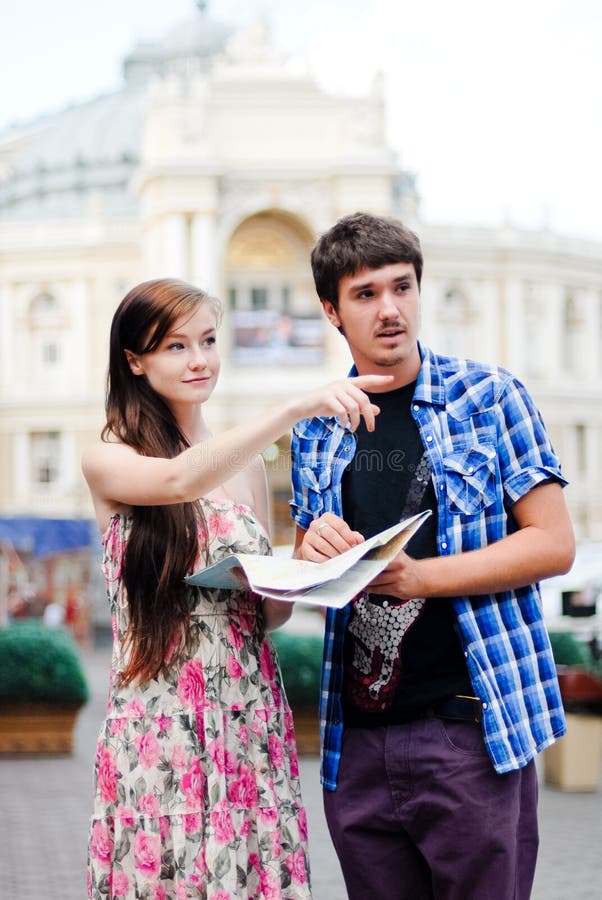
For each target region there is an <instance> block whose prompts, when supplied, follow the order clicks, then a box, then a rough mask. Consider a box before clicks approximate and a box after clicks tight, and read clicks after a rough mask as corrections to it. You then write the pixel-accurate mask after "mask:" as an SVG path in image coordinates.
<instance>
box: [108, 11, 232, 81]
mask: <svg viewBox="0 0 602 900" xmlns="http://www.w3.org/2000/svg"><path fill="white" fill-rule="evenodd" d="M232 31H233V29H232V28H231V27H230V26H228V25H224V24H223V23H221V22H216V21H214V20H213V19H210V18H209V17H208V16H206V15H205V14H204V13H201V14H200V15H197V16H196V18H195V19H193V20H191V21H188V22H182V23H181V24H180V25H176V26H175V27H174V28H172V29H171V30H170V31H168V32H167V34H166V36H165V37H164V38H162V39H161V40H159V41H143V42H141V43H139V44H138V45H137V46H136V47H135V48H134V50H133V51H132V52H131V53H130V54H129V55H128V56H126V58H125V60H124V62H123V74H124V78H125V80H126V83H127V84H141V83H146V82H147V81H148V80H149V78H151V77H152V76H153V75H164V74H166V73H167V72H170V71H173V70H176V71H177V69H178V67H179V66H180V65H181V64H186V65H190V63H193V64H196V67H197V68H199V69H201V70H204V69H207V68H208V67H209V64H210V61H211V60H212V59H213V58H214V57H215V56H217V55H218V54H220V53H222V52H223V50H224V49H225V46H226V42H227V40H228V38H229V37H230V35H231V34H232Z"/></svg>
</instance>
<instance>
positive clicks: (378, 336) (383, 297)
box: [323, 263, 420, 387]
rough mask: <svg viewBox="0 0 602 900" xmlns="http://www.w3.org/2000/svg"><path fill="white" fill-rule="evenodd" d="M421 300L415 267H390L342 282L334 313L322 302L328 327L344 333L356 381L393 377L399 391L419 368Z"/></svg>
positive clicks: (329, 305)
mask: <svg viewBox="0 0 602 900" xmlns="http://www.w3.org/2000/svg"><path fill="white" fill-rule="evenodd" d="M419 300H420V291H419V289H418V282H417V279H416V272H415V270H414V266H413V264H412V263H394V264H392V265H389V266H383V267H382V268H380V269H363V270H362V271H361V272H356V274H355V275H346V276H345V277H344V278H341V280H340V281H339V306H338V309H337V310H335V309H334V307H333V305H332V303H329V302H328V301H326V300H325V301H324V303H323V306H324V312H325V313H326V315H327V316H328V319H329V320H330V322H331V323H332V324H333V325H335V326H336V327H337V328H342V330H343V334H344V335H345V338H346V339H347V343H348V344H349V349H350V351H351V355H352V357H353V361H354V362H355V365H356V367H357V369H358V372H359V373H360V375H363V374H368V373H375V372H376V373H379V374H383V375H385V374H394V375H397V376H398V377H397V379H396V382H395V384H394V385H392V387H397V386H401V385H403V384H405V383H408V382H409V381H411V380H413V379H414V378H415V377H416V375H417V374H418V370H419V368H420V354H419V352H418V345H417V338H418V324H419ZM391 370H397V371H391Z"/></svg>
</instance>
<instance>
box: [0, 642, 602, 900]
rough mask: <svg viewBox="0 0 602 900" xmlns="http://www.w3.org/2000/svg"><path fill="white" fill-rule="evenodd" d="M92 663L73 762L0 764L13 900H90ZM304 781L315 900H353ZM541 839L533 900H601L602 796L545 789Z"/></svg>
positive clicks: (99, 682)
mask: <svg viewBox="0 0 602 900" xmlns="http://www.w3.org/2000/svg"><path fill="white" fill-rule="evenodd" d="M84 663H85V666H86V671H87V673H88V677H89V679H90V685H91V689H92V700H91V702H90V703H89V704H88V706H87V707H86V708H85V709H84V710H83V711H82V713H81V715H80V717H79V720H78V725H77V732H76V743H75V751H74V753H73V755H72V756H70V757H56V758H17V757H11V758H8V759H7V758H4V759H0V897H2V898H3V900H4V898H5V900H85V897H86V874H85V864H86V863H85V860H86V839H87V823H88V816H89V814H90V809H91V796H92V762H93V758H94V749H95V740H96V733H97V731H98V727H99V725H100V722H101V719H102V716H103V711H104V703H105V695H106V686H107V680H108V651H107V650H106V649H102V650H96V651H93V652H90V653H87V654H86V655H85V659H84ZM301 775H302V779H303V789H304V791H303V792H304V799H305V803H306V806H307V810H308V818H309V828H310V832H309V833H310V850H311V859H312V872H313V886H314V900H345V898H346V894H345V889H344V886H343V880H342V877H341V874H340V869H339V865H338V862H337V860H336V857H335V855H334V852H333V850H332V847H331V844H330V839H329V836H328V832H327V829H326V824H325V821H324V816H323V813H322V798H321V789H320V787H319V784H318V760H317V759H315V758H312V757H306V758H304V759H302V761H301ZM540 831H541V849H540V856H539V864H538V870H537V875H536V879H535V889H534V892H533V898H532V900H600V898H601V897H602V793H601V792H600V791H598V792H597V793H588V794H572V793H567V792H562V791H557V790H554V789H552V788H548V787H546V786H544V785H542V787H541V794H540ZM366 900H371V898H366ZM466 900H469V898H466ZM472 900H478V898H472Z"/></svg>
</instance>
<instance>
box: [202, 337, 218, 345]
mask: <svg viewBox="0 0 602 900" xmlns="http://www.w3.org/2000/svg"><path fill="white" fill-rule="evenodd" d="M215 343H217V338H215V337H208V338H205V341H204V344H205V346H206V347H213V345H214V344H215Z"/></svg>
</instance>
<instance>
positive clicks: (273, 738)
mask: <svg viewBox="0 0 602 900" xmlns="http://www.w3.org/2000/svg"><path fill="white" fill-rule="evenodd" d="M220 314H221V313H220V307H219V303H218V302H217V301H216V300H215V299H213V298H211V297H209V296H207V295H206V294H205V293H203V292H202V291H200V290H198V289H197V288H195V287H192V286H191V285H188V284H184V283H183V282H179V281H173V280H159V281H148V282H145V283H143V284H141V285H138V286H137V287H135V288H133V289H132V290H131V291H130V292H129V293H128V294H127V296H126V297H125V298H124V299H123V301H122V302H121V304H120V306H119V307H118V309H117V311H116V313H115V316H114V318H113V323H112V327H111V340H110V359H109V373H108V388H107V401H106V415H107V422H106V425H105V427H104V430H103V432H102V438H101V440H99V441H98V443H97V444H96V445H95V446H93V447H91V448H90V449H89V450H88V451H87V452H86V454H85V456H84V460H83V471H84V475H85V477H86V479H87V481H88V484H89V487H90V491H91V493H92V498H93V501H94V507H95V511H96V516H97V521H98V524H99V527H100V529H101V532H102V535H103V537H102V541H103V547H104V559H103V568H104V573H105V577H106V583H107V590H108V598H109V603H110V606H111V613H112V621H113V634H114V649H113V662H112V672H111V683H110V694H109V702H108V710H107V717H106V720H105V722H104V723H103V726H102V728H101V731H100V736H99V743H98V750H97V759H96V784H95V808H94V815H93V819H92V824H91V832H90V843H89V889H88V892H89V896H90V897H92V898H95V900H96V898H101V897H102V898H106V897H127V898H129V897H140V898H149V900H161V898H172V897H173V898H189V897H198V898H207V900H209V898H213V900H226V898H229V897H240V898H254V897H273V898H276V897H290V898H293V897H294V898H305V897H310V886H309V863H308V857H307V829H306V817H305V811H304V809H303V806H302V802H301V796H300V790H299V777H298V776H299V773H298V765H297V756H296V751H295V739H294V731H293V722H292V718H291V713H290V709H289V707H288V705H287V702H286V698H285V695H284V692H283V689H282V684H281V679H280V673H279V670H278V664H277V661H276V659H275V657H274V653H273V650H272V647H271V644H270V642H269V639H268V638H267V637H266V631H268V630H269V629H270V628H273V627H276V626H277V625H279V624H281V623H282V622H284V621H286V619H288V617H289V616H290V613H291V606H290V604H286V603H278V602H277V601H272V600H267V599H266V600H263V601H262V599H261V598H260V597H258V596H256V595H253V594H251V593H249V592H248V591H245V590H244V589H243V588H242V587H241V590H240V591H225V590H201V589H198V588H190V587H188V586H187V585H186V584H185V582H184V578H185V576H186V575H187V574H189V573H190V572H192V571H193V570H194V569H195V568H198V567H199V566H203V565H207V564H210V563H212V562H215V561H216V560H217V559H219V558H221V557H222V556H224V555H227V554H230V553H236V552H244V553H269V552H270V543H269V536H268V501H267V490H266V479H265V472H264V469H263V464H262V461H261V457H260V456H259V453H260V451H261V450H262V449H264V448H265V447H266V446H268V445H269V444H270V443H272V442H273V441H274V440H276V438H278V437H279V436H280V435H281V434H283V433H284V432H286V431H287V430H288V429H289V428H290V427H291V426H292V425H293V424H294V423H295V422H296V421H297V420H298V419H301V418H305V417H308V416H314V415H333V414H334V415H338V416H342V417H344V419H345V420H347V419H348V420H349V424H350V427H352V428H355V427H357V424H358V422H359V420H360V416H363V417H364V419H365V420H366V423H367V427H368V428H370V429H373V428H374V417H375V414H376V413H377V412H378V408H377V407H374V406H372V405H371V404H370V402H369V400H368V398H367V396H366V394H365V393H364V392H363V390H362V389H366V390H374V389H378V388H379V387H380V386H382V385H385V384H386V383H387V378H386V377H380V376H367V377H363V378H355V379H344V380H342V381H338V382H333V383H332V384H330V385H327V386H326V387H324V388H321V389H319V390H315V391H313V392H309V393H305V394H303V395H302V396H300V397H298V398H295V399H291V400H289V401H288V402H287V403H285V404H283V405H282V406H281V407H280V408H278V409H276V410H274V411H271V412H269V413H267V414H266V415H265V416H264V417H263V418H262V420H261V421H254V422H252V423H250V424H244V425H240V426H237V427H235V428H233V429H231V430H229V431H227V432H225V433H224V434H223V435H221V436H220V437H213V436H212V435H211V433H210V431H209V428H208V426H207V424H206V422H205V418H204V414H203V410H204V404H205V402H206V401H207V400H208V399H209V397H210V396H211V394H212V391H213V389H214V387H215V384H216V381H217V377H218V374H219V356H218V352H217V347H216V329H217V327H218V324H219V320H220Z"/></svg>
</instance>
